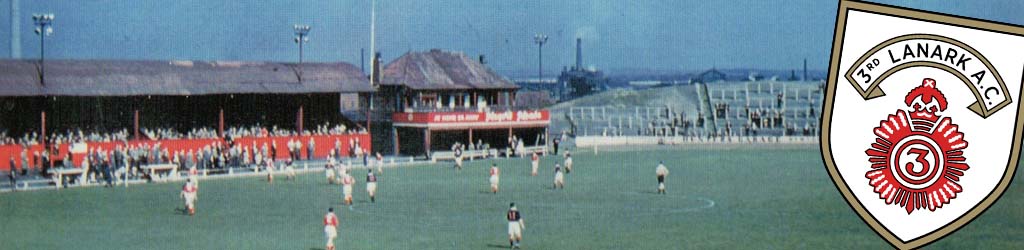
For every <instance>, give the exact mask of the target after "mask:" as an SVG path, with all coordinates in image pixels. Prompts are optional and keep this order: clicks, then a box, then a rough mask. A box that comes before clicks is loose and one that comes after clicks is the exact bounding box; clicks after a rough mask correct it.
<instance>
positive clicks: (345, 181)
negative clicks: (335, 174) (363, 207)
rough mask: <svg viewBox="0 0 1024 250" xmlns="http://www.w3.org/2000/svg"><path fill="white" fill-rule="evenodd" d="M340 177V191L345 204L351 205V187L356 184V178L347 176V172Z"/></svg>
mask: <svg viewBox="0 0 1024 250" xmlns="http://www.w3.org/2000/svg"><path fill="white" fill-rule="evenodd" d="M343 172H344V174H342V177H341V184H342V187H341V190H342V193H344V194H345V204H347V205H352V185H353V184H355V183H356V178H354V177H352V175H349V173H348V171H343Z"/></svg>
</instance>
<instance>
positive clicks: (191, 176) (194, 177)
mask: <svg viewBox="0 0 1024 250" xmlns="http://www.w3.org/2000/svg"><path fill="white" fill-rule="evenodd" d="M188 181H191V182H192V185H195V186H196V187H199V169H197V168H196V166H195V165H192V167H191V168H189V169H188Z"/></svg>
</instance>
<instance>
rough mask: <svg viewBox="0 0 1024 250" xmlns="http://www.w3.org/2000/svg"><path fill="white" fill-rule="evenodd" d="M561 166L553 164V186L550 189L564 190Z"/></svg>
mask: <svg viewBox="0 0 1024 250" xmlns="http://www.w3.org/2000/svg"><path fill="white" fill-rule="evenodd" d="M561 168H562V166H559V165H558V164H557V163H556V164H555V184H554V187H552V188H561V189H565V176H563V174H562V169H561Z"/></svg>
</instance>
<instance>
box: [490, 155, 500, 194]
mask: <svg viewBox="0 0 1024 250" xmlns="http://www.w3.org/2000/svg"><path fill="white" fill-rule="evenodd" d="M490 173H491V178H490V181H491V193H495V194H496V193H498V181H499V177H498V175H500V174H501V173H500V170H498V164H495V163H491V172H490Z"/></svg>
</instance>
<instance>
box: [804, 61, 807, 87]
mask: <svg viewBox="0 0 1024 250" xmlns="http://www.w3.org/2000/svg"><path fill="white" fill-rule="evenodd" d="M804 81H805V82H806V81H807V58H804Z"/></svg>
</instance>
